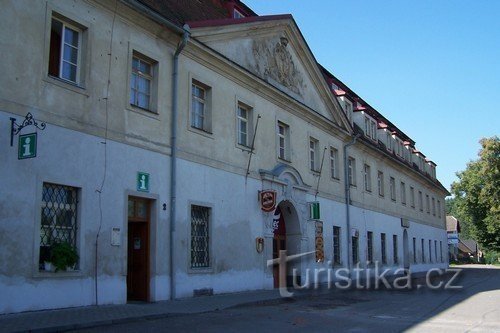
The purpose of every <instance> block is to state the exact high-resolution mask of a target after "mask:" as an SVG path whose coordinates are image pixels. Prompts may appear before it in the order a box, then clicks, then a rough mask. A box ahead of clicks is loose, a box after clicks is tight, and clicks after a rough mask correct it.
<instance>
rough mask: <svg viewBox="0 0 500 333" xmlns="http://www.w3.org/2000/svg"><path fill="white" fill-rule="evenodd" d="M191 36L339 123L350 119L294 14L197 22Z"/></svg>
mask: <svg viewBox="0 0 500 333" xmlns="http://www.w3.org/2000/svg"><path fill="white" fill-rule="evenodd" d="M191 32H192V36H193V37H194V38H196V39H197V40H199V41H201V42H202V43H204V44H205V45H207V46H209V47H210V48H211V49H213V50H215V51H217V52H218V53H220V54H222V55H223V56H224V57H226V58H228V59H230V60H231V61H233V62H235V63H236V64H238V65H239V66H241V67H243V68H245V69H247V70H248V71H250V72H251V73H253V74H255V75H257V76H258V77H260V78H262V79H263V80H264V81H266V82H268V83H269V84H271V85H272V86H274V87H275V88H277V89H279V90H280V91H282V92H284V93H285V94H287V95H289V96H290V97H292V98H293V99H295V100H297V101H299V102H300V103H302V104H304V105H306V106H307V107H308V108H310V109H311V110H313V111H315V112H317V113H319V114H321V115H322V116H323V117H325V118H326V119H329V120H331V121H332V122H334V123H336V124H337V125H339V126H340V127H342V128H344V129H346V130H348V131H349V130H350V126H349V125H348V120H347V119H346V117H345V114H344V113H343V111H342V110H341V107H340V105H339V103H338V102H337V100H336V98H335V97H334V95H333V94H332V92H331V91H330V88H329V87H328V85H327V83H326V80H325V79H324V77H323V75H322V73H321V71H320V68H319V66H318V64H317V63H316V60H315V59H314V56H313V55H312V53H311V51H310V50H309V47H308V46H307V44H306V42H305V40H304V39H303V37H302V34H301V33H300V31H299V29H298V27H297V25H296V24H295V21H294V20H293V18H292V17H291V16H290V15H283V16H278V17H257V18H254V20H250V21H243V22H241V23H238V22H237V21H235V20H227V21H224V20H223V21H216V22H204V23H202V24H198V25H197V24H194V27H193V28H192V29H191Z"/></svg>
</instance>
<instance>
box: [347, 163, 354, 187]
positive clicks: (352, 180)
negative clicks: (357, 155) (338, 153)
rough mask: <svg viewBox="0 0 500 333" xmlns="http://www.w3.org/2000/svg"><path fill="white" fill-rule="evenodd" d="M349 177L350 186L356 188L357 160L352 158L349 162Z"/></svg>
mask: <svg viewBox="0 0 500 333" xmlns="http://www.w3.org/2000/svg"><path fill="white" fill-rule="evenodd" d="M347 177H348V180H349V185H352V186H356V159H354V158H352V157H349V159H348V160H347Z"/></svg>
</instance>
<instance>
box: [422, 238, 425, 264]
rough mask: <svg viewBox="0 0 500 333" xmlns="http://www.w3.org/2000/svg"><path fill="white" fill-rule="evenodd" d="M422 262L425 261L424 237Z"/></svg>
mask: <svg viewBox="0 0 500 333" xmlns="http://www.w3.org/2000/svg"><path fill="white" fill-rule="evenodd" d="M421 246H422V263H425V248H424V239H423V238H422V244H421Z"/></svg>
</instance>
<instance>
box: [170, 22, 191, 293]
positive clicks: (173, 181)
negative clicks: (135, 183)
mask: <svg viewBox="0 0 500 333" xmlns="http://www.w3.org/2000/svg"><path fill="white" fill-rule="evenodd" d="M183 28H184V32H183V34H182V40H181V42H180V43H179V45H178V46H177V49H176V50H175V53H174V69H173V72H172V119H171V124H170V125H171V129H170V132H171V135H172V136H171V138H170V147H171V148H170V149H171V156H170V232H169V249H170V256H169V271H170V299H172V300H173V299H175V281H174V277H175V272H174V232H175V220H176V217H177V216H176V195H177V194H176V193H177V90H178V88H177V87H178V72H179V54H180V53H181V52H182V49H184V47H185V46H186V44H187V42H188V40H189V26H188V25H187V24H185V25H184V27H183Z"/></svg>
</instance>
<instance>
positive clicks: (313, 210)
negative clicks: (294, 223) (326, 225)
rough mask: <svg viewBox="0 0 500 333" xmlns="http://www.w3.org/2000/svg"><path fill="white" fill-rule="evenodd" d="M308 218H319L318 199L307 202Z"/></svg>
mask: <svg viewBox="0 0 500 333" xmlns="http://www.w3.org/2000/svg"><path fill="white" fill-rule="evenodd" d="M309 205H310V206H309V209H310V210H309V218H310V219H311V220H319V219H320V215H319V201H314V202H310V203H309Z"/></svg>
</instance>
